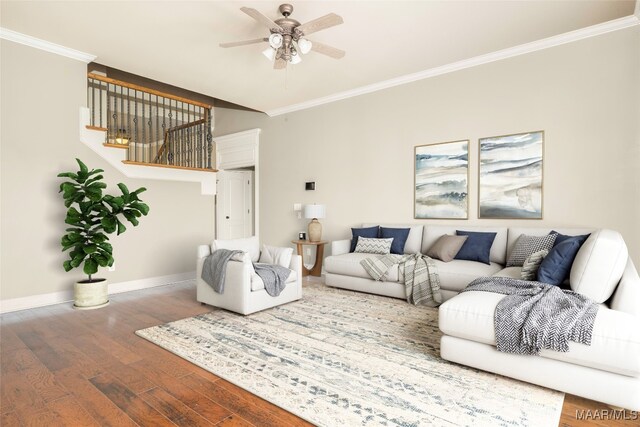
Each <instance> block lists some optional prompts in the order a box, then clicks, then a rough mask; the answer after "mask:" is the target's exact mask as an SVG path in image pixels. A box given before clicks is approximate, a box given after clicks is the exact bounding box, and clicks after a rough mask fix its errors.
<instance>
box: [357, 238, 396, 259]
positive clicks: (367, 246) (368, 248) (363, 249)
mask: <svg viewBox="0 0 640 427" xmlns="http://www.w3.org/2000/svg"><path fill="white" fill-rule="evenodd" d="M391 243H393V237H391V238H389V239H370V238H367V237H360V236H358V243H357V244H356V250H355V251H354V252H358V253H365V254H376V255H387V254H389V253H391Z"/></svg>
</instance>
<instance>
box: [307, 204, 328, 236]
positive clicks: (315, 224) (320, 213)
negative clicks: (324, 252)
mask: <svg viewBox="0 0 640 427" xmlns="http://www.w3.org/2000/svg"><path fill="white" fill-rule="evenodd" d="M325 214H326V207H325V206H324V205H315V204H314V205H304V217H305V218H307V219H311V222H310V223H309V232H308V238H309V241H310V242H319V241H320V240H322V224H320V222H319V221H318V218H324V217H325Z"/></svg>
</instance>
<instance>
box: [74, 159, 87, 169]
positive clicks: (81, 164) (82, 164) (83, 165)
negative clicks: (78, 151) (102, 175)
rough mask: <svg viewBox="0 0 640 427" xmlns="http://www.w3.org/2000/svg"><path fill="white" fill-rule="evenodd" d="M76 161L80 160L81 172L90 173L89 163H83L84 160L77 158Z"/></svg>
mask: <svg viewBox="0 0 640 427" xmlns="http://www.w3.org/2000/svg"><path fill="white" fill-rule="evenodd" d="M76 162H78V166H80V171H81V172H84V173H88V172H89V168H88V167H87V165H85V164H84V163H82V160H80V159H78V158H76Z"/></svg>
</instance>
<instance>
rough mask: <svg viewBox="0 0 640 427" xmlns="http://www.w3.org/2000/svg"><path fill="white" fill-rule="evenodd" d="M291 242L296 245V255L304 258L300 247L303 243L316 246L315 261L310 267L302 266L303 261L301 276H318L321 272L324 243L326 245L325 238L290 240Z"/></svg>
mask: <svg viewBox="0 0 640 427" xmlns="http://www.w3.org/2000/svg"><path fill="white" fill-rule="evenodd" d="M291 243H295V244H296V246H297V247H298V255H300V256H301V257H302V259H304V252H303V250H302V247H303V246H304V245H311V246H315V247H316V263H315V264H314V265H313V267H311V268H310V269H309V268H307V267H305V266H304V262H303V263H302V277H304V276H309V275H311V276H318V277H320V275H321V273H322V259H323V255H324V245H326V244H327V243H329V242H327V241H326V240H320V241H319V242H311V241H309V240H292V241H291Z"/></svg>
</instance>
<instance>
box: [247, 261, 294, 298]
mask: <svg viewBox="0 0 640 427" xmlns="http://www.w3.org/2000/svg"><path fill="white" fill-rule="evenodd" d="M253 269H254V270H255V271H256V274H257V275H258V276H260V278H261V279H262V281H263V282H264V290H265V291H267V294H269V296H272V297H277V296H278V295H280V292H282V290H283V289H284V287H285V285H286V284H285V282H286V281H287V278H288V277H289V275H290V274H291V270H289V269H288V268H285V267H282V266H281V265H273V264H262V263H255V262H254V263H253Z"/></svg>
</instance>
